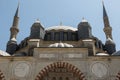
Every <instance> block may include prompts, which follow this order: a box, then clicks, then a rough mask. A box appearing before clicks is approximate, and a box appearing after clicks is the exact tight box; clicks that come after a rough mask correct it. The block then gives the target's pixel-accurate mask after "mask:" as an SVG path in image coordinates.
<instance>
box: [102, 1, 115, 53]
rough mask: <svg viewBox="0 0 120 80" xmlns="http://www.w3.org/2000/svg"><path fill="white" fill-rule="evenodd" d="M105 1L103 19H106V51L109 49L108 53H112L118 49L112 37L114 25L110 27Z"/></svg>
mask: <svg viewBox="0 0 120 80" xmlns="http://www.w3.org/2000/svg"><path fill="white" fill-rule="evenodd" d="M102 3H103V21H104V29H103V30H104V32H105V35H106V42H105V51H107V53H108V54H110V55H111V54H112V53H114V52H115V51H116V45H115V43H114V41H113V38H112V27H110V23H109V19H108V16H107V12H106V9H105V6H104V2H102Z"/></svg>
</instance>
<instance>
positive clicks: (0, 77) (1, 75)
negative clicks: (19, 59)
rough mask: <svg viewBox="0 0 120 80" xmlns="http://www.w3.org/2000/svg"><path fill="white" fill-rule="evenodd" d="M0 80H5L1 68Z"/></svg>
mask: <svg viewBox="0 0 120 80" xmlns="http://www.w3.org/2000/svg"><path fill="white" fill-rule="evenodd" d="M0 80H5V76H4V75H3V73H2V72H1V70H0Z"/></svg>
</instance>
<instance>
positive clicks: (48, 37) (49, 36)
mask: <svg viewBox="0 0 120 80" xmlns="http://www.w3.org/2000/svg"><path fill="white" fill-rule="evenodd" d="M47 40H48V41H49V40H51V35H50V33H48V34H47Z"/></svg>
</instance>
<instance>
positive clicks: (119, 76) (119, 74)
mask: <svg viewBox="0 0 120 80" xmlns="http://www.w3.org/2000/svg"><path fill="white" fill-rule="evenodd" d="M116 77H117V78H116V79H115V80H120V72H118V74H117V76H116Z"/></svg>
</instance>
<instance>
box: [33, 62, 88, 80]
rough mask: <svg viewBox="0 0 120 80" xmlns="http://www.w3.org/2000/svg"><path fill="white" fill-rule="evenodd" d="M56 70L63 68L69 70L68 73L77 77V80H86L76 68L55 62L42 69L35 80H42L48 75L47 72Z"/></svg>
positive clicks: (68, 64) (65, 63)
mask: <svg viewBox="0 0 120 80" xmlns="http://www.w3.org/2000/svg"><path fill="white" fill-rule="evenodd" d="M56 68H65V69H67V70H69V71H70V72H72V73H73V74H74V75H75V76H76V77H78V79H79V80H86V79H85V76H84V75H83V73H82V72H81V71H80V70H79V69H78V68H76V67H75V66H74V65H72V64H70V63H67V62H55V63H53V64H50V65H48V66H46V67H45V68H44V69H42V70H41V71H40V72H39V74H38V75H37V76H36V78H35V80H43V78H44V77H45V76H47V75H48V72H50V71H51V70H54V69H56Z"/></svg>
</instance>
